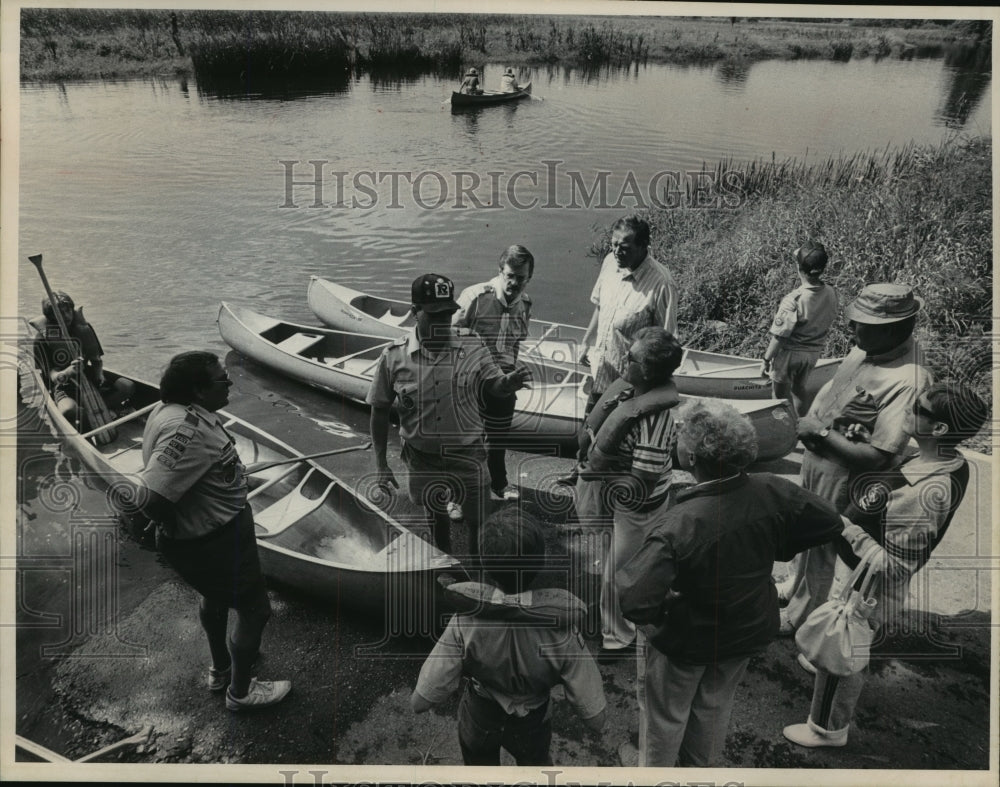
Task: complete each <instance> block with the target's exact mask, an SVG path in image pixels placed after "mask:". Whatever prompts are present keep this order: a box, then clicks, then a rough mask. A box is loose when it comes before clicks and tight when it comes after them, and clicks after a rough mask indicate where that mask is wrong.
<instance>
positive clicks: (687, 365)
mask: <svg viewBox="0 0 1000 787" xmlns="http://www.w3.org/2000/svg"><path fill="white" fill-rule="evenodd" d="M307 300H308V303H309V308H310V309H312V311H313V313H314V314H315V315H316V316H317V317H318V318H319V320H320V321H321V322H322V323H323V324H324V325H327V326H329V327H331V328H335V329H337V330H341V331H358V332H360V333H367V334H371V335H373V336H385V337H386V338H392V339H395V338H396V337H398V336H402V335H403V334H404V333H406V332H407V331H408V330H409V329H410V328H411V327H413V324H414V321H413V316H412V315H411V314H410V304H409V303H407V302H406V301H400V300H393V299H391V298H380V297H378V296H376V295H369V294H368V293H364V292H360V291H358V290H354V289H351V288H350V287H345V286H344V285H342V284H337V283H336V282H332V281H329V280H327V279H322V278H320V277H318V276H312V277H310V280H309V290H308V292H307ZM528 330H529V333H528V338H527V339H525V341H524V343H523V344H522V345H521V357H522V358H524V359H529V358H533V357H538V358H540V359H542V360H548V361H555V362H556V363H560V364H568V365H570V366H572V367H575V368H577V369H579V370H581V371H584V372H586V371H588V367H586V366H583V365H580V364H578V363H577V361H578V355H577V347H578V343H579V341H580V339H582V338H583V334H584V328H582V327H580V326H579V325H566V324H565V323H558V322H547V321H545V320H536V319H535V318H534V317H532V318H531V324H530V325H529V328H528ZM839 365H840V360H839V359H838V358H824V359H821V360H820V361H819V362H818V363H817V364H816V368H815V369H814V370H813V372H812V374H811V375H810V376H809V384H808V389H809V391H810V393H811V394H812V395H815V393H816V392H817V391H818V390H819V389H820V388H821V387H822V386H823V385H824V384H825V383H826V382H827V381H828V380H830V379H831V378H832V377H833V375H834V373H835V372H836V371H837V367H838V366H839ZM674 382H675V383H676V384H677V390H678V391H680V392H681V393H682V394H690V395H691V396H714V397H719V398H722V399H770V398H771V396H772V393H771V381H770V379H769V378H767V377H764V376H763V375H762V374H761V362H760V360H756V359H753V358H741V357H740V356H738V355H723V354H722V353H713V352H708V351H705V350H693V349H690V348H686V349H685V350H684V357H683V359H682V360H681V365H680V367H678V369H677V371H676V372H674Z"/></svg>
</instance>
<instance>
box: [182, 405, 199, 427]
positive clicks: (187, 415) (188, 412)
mask: <svg viewBox="0 0 1000 787" xmlns="http://www.w3.org/2000/svg"><path fill="white" fill-rule="evenodd" d="M198 420H199V419H198V413H196V412H195V411H194V407H192V406H190V405H189V406H188V407H187V408H186V409H185V410H184V423H186V424H192V425H193V426H197V425H198Z"/></svg>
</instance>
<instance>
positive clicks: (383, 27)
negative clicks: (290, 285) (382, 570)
mask: <svg viewBox="0 0 1000 787" xmlns="http://www.w3.org/2000/svg"><path fill="white" fill-rule="evenodd" d="M896 21H897V22H898V24H897V25H895V26H894V25H891V24H886V20H861V21H860V22H859V20H849V21H848V20H844V21H841V20H831V21H815V20H787V19H767V18H759V19H740V20H735V21H734V20H732V19H731V18H730V17H699V18H682V17H629V16H616V17H611V18H609V17H593V16H543V15H530V16H527V15H525V16H518V15H500V14H490V15H481V14H450V13H449V14H430V13H424V14H420V13H398V14H363V13H323V12H307V11H288V12H277V11H255V12H246V11H177V12H171V11H168V10H162V11H161V10H149V11H137V10H124V9H65V8H51V9H46V8H27V9H23V10H22V12H21V36H22V39H21V75H22V78H24V79H55V78H69V77H73V76H79V77H87V76H125V75H131V74H139V73H163V72H165V71H171V70H173V71H187V70H190V69H191V68H194V69H196V70H197V71H198V72H203V73H206V74H209V75H210V76H212V77H213V78H221V77H229V78H231V77H233V76H234V75H238V74H244V73H246V72H247V68H245V67H244V66H243V65H241V64H240V63H239V60H240V59H241V57H242V58H243V59H245V60H247V61H249V63H250V66H251V69H252V70H253V71H257V72H260V71H263V73H268V74H274V75H278V74H282V73H284V74H287V75H301V74H305V73H308V72H310V71H311V70H313V69H318V70H319V71H320V72H323V71H329V70H336V69H339V68H342V67H343V65H342V64H344V63H346V64H347V66H346V67H348V68H349V69H351V70H385V69H389V68H397V69H401V70H404V71H406V70H409V71H413V70H415V69H424V70H438V71H448V72H450V73H454V75H455V76H458V75H459V74H458V72H459V71H460V69H461V68H462V66H463V65H464V64H469V63H481V62H483V61H484V60H486V59H492V60H498V61H505V62H508V63H510V64H512V65H513V64H517V63H553V62H563V63H566V64H568V65H591V66H596V65H616V66H624V65H629V64H631V63H638V62H648V61H653V62H671V63H696V62H714V61H719V60H735V61H748V62H753V61H755V60H761V59H765V58H786V59H788V58H829V59H832V60H840V61H844V60H849V59H852V58H858V57H869V56H871V57H889V56H898V57H903V58H911V57H913V56H915V55H916V56H920V54H921V53H927V52H929V51H932V50H933V51H935V52H936V53H937V55H936V56H940V55H941V54H942V53H944V54H945V56H946V57H953V58H954V59H955V61H956V62H964V63H974V62H975V63H979V64H982V63H984V62H988V60H989V57H990V46H989V42H990V40H991V37H992V28H991V27H990V26H988V25H987V26H986V27H985V28H983V27H981V26H979V27H977V26H976V25H973V24H971V23H969V22H967V21H966V22H953V23H948V24H944V25H942V24H939V23H936V22H915V21H914V20H896ZM869 23H870V24H869ZM240 47H243V51H242V52H241V51H240ZM199 75H200V74H199Z"/></svg>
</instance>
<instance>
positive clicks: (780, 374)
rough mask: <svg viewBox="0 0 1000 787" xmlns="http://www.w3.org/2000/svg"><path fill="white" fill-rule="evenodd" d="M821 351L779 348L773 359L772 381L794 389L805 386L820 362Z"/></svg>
mask: <svg viewBox="0 0 1000 787" xmlns="http://www.w3.org/2000/svg"><path fill="white" fill-rule="evenodd" d="M819 356H820V351H819V350H785V349H784V348H781V347H779V348H778V351H777V352H776V353H775V354H774V357H773V358H772V359H771V380H772V381H773V382H776V383H788V384H790V385H791V386H792V387H795V386H803V385H805V382H806V379H807V378H808V377H809V374H810V372H812V370H813V368H815V366H816V361H818V360H819Z"/></svg>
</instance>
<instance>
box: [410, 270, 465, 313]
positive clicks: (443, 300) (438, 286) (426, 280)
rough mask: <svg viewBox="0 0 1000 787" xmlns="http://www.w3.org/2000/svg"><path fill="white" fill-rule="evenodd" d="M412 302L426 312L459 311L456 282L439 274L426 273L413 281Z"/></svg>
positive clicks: (411, 288)
mask: <svg viewBox="0 0 1000 787" xmlns="http://www.w3.org/2000/svg"><path fill="white" fill-rule="evenodd" d="M410 301H411V302H412V303H413V305H414V306H419V307H420V308H421V309H423V310H424V311H425V312H444V311H449V312H454V311H458V304H457V303H455V284H454V282H452V280H451V279H449V278H446V277H444V276H440V275H439V274H437V273H425V274H424V275H423V276H418V277H417V278H416V279H414V280H413V285H412V286H411V287H410Z"/></svg>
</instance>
